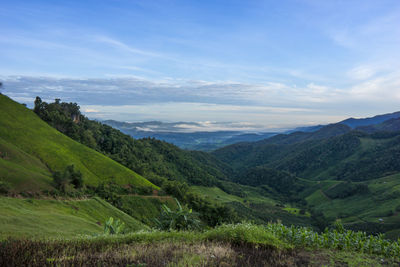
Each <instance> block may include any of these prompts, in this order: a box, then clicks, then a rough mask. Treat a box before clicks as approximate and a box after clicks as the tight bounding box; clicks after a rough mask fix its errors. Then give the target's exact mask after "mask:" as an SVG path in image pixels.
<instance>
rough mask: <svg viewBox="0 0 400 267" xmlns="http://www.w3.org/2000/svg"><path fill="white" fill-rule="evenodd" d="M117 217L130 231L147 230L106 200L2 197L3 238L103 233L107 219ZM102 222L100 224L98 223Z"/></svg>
mask: <svg viewBox="0 0 400 267" xmlns="http://www.w3.org/2000/svg"><path fill="white" fill-rule="evenodd" d="M109 217H113V218H118V219H120V220H121V221H123V222H124V223H125V224H126V226H127V228H129V229H131V230H139V229H146V228H147V227H146V226H144V225H143V224H142V223H140V222H139V221H137V220H136V219H134V218H132V217H130V216H129V215H127V214H125V213H124V212H122V211H120V210H118V209H116V208H115V207H113V206H112V205H110V204H108V203H107V202H105V201H104V200H101V199H98V198H94V199H87V200H46V199H17V198H8V197H1V198H0V225H1V227H0V238H5V237H7V236H13V237H22V236H23V237H28V236H32V237H50V236H53V237H55V236H63V237H67V238H71V237H73V236H76V235H78V234H93V233H102V230H103V227H104V222H105V221H106V220H107V219H108V218H109ZM99 223H101V225H99Z"/></svg>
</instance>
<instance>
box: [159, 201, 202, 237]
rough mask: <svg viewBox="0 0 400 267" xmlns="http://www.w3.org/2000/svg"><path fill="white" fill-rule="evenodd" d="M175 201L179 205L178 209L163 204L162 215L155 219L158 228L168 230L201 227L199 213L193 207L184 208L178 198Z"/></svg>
mask: <svg viewBox="0 0 400 267" xmlns="http://www.w3.org/2000/svg"><path fill="white" fill-rule="evenodd" d="M175 201H176V204H177V205H178V209H177V210H172V209H170V208H169V207H168V206H167V205H165V204H163V205H162V211H161V214H160V217H159V218H158V219H155V222H156V225H157V228H159V229H161V230H167V231H170V230H196V229H200V220H199V219H198V218H197V217H198V216H197V214H196V213H194V212H193V211H192V209H186V208H183V207H182V205H181V203H179V201H178V200H177V199H175Z"/></svg>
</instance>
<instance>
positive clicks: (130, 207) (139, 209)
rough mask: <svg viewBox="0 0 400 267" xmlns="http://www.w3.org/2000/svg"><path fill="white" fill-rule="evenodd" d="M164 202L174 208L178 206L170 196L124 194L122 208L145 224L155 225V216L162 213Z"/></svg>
mask: <svg viewBox="0 0 400 267" xmlns="http://www.w3.org/2000/svg"><path fill="white" fill-rule="evenodd" d="M162 204H165V205H167V206H168V207H170V208H173V209H175V208H176V207H177V204H176V202H175V200H174V199H173V198H172V197H170V196H160V197H159V196H136V195H123V196H121V207H120V209H121V210H123V211H124V212H126V213H127V214H129V215H130V216H132V217H133V218H135V219H137V220H139V221H141V222H143V223H144V224H146V225H150V226H154V218H158V216H159V215H160V212H161V205H162Z"/></svg>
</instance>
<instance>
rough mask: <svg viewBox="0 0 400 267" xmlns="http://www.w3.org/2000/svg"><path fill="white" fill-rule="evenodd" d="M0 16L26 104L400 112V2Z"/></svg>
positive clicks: (86, 7)
mask: <svg viewBox="0 0 400 267" xmlns="http://www.w3.org/2000/svg"><path fill="white" fill-rule="evenodd" d="M0 14H1V16H0V34H1V38H0V51H1V52H0V61H1V62H2V64H1V66H0V80H2V81H3V83H4V88H3V89H2V90H3V92H4V93H5V94H7V95H9V96H11V97H12V98H14V99H16V100H18V101H20V102H25V103H31V102H32V101H33V98H34V97H35V96H36V95H40V96H42V98H44V99H47V100H51V99H54V98H56V97H60V98H61V99H62V100H64V101H74V102H78V103H79V104H80V105H81V107H82V110H83V111H84V112H85V113H86V114H87V115H88V116H89V117H92V118H104V119H110V118H113V119H117V120H126V121H143V120H163V121H202V122H207V121H211V122H234V123H235V125H238V123H243V125H253V126H254V127H255V128H257V127H258V128H260V127H261V128H265V129H268V128H285V127H291V126H295V125H307V124H317V123H327V122H335V121H338V120H340V119H343V118H346V117H350V116H355V117H363V116H370V115H374V114H378V113H386V112H393V111H397V110H400V107H399V104H398V103H400V52H399V51H400V1H398V0H391V1H386V0H379V1H370V0H363V1H361V0H360V1H352V0H347V1H339V0H336V1H334V0H332V1H328V0H327V1H320V0H292V1H289V0H287V1H272V0H271V1H257V0H254V1H253V0H252V1H236V0H232V1H218V0H215V1H174V0H171V1H156V0H154V1H144V0H142V1H136V0H129V1H128V0H115V1H35V0H30V1H18V0H13V1H7V0H3V1H2V3H1V5H0ZM253 126H249V127H250V128H251V127H253Z"/></svg>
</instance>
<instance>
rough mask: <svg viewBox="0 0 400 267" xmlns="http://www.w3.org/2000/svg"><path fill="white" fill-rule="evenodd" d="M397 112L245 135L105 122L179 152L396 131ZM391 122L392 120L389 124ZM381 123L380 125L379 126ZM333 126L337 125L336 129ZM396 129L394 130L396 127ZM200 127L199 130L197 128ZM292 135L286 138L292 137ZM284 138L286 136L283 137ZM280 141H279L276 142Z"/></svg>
mask: <svg viewBox="0 0 400 267" xmlns="http://www.w3.org/2000/svg"><path fill="white" fill-rule="evenodd" d="M399 118H400V111H399V112H394V113H388V114H383V115H377V116H374V117H372V118H361V119H355V118H349V119H346V120H343V121H340V122H338V123H336V124H330V125H314V126H305V127H298V128H295V129H292V130H288V131H285V132H281V133H280V132H262V133H247V132H244V131H204V130H200V131H195V132H186V131H187V130H188V129H189V128H190V127H193V128H195V127H198V126H199V124H198V123H196V122H160V121H149V122H133V123H130V122H120V121H115V120H106V121H103V123H105V124H107V125H110V126H112V127H114V128H116V129H118V130H120V131H121V132H123V133H125V134H128V135H130V136H132V137H134V138H138V139H139V138H145V137H154V138H156V139H159V140H162V141H166V142H168V143H172V144H174V145H176V146H178V147H180V148H183V149H190V150H202V151H211V150H215V149H218V148H221V147H224V146H227V145H231V144H235V143H240V142H257V141H261V140H264V139H268V138H271V137H274V136H275V137H274V138H273V139H272V141H271V142H278V143H293V142H298V141H301V140H303V141H305V140H310V139H323V138H325V137H329V136H336V135H340V134H343V133H346V132H349V131H350V130H352V129H357V130H361V131H365V132H368V133H372V132H374V131H384V130H395V129H400V125H399V124H400V122H399V120H398V119H399ZM389 120H393V121H389ZM382 123H383V124H382ZM337 124H340V125H339V126H337ZM396 127H397V128H396ZM199 128H200V127H199ZM293 133H294V135H290V134H293ZM287 135H290V136H288V137H286V136H287ZM278 140H280V141H278Z"/></svg>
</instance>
